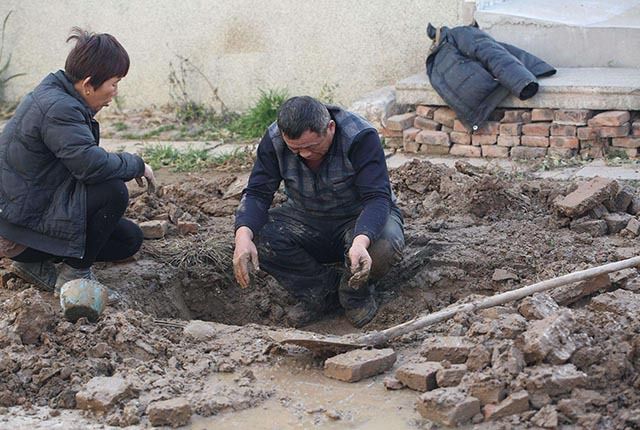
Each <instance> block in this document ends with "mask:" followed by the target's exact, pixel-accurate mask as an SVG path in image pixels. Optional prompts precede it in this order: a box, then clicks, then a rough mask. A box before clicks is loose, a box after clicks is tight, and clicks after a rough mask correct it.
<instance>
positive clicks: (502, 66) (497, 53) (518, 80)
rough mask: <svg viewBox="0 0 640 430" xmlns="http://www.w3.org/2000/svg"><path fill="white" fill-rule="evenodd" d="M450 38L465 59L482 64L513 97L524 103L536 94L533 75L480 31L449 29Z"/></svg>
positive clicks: (472, 28) (535, 81)
mask: <svg viewBox="0 0 640 430" xmlns="http://www.w3.org/2000/svg"><path fill="white" fill-rule="evenodd" d="M451 35H452V36H453V38H454V40H455V43H456V45H457V47H458V50H460V52H462V53H463V54H464V56H465V57H467V58H470V59H473V60H476V61H479V62H480V63H482V65H483V66H484V68H485V69H486V70H487V71H489V73H491V74H492V75H493V77H494V78H496V79H497V80H498V81H499V82H500V84H501V85H502V86H504V87H505V88H507V89H508V90H509V91H510V92H511V93H512V94H513V95H515V96H516V97H518V98H520V99H522V100H524V99H527V98H529V97H532V96H533V95H534V94H535V93H536V92H537V90H538V82H537V80H536V77H535V76H534V74H533V73H531V72H530V71H529V70H528V69H527V68H526V66H525V65H524V64H523V63H522V62H521V61H520V60H519V59H518V58H516V57H515V56H513V55H512V54H511V53H510V52H509V51H508V50H507V49H506V48H505V47H504V46H502V45H501V44H500V43H498V42H496V40H495V39H493V38H492V37H491V36H489V35H488V34H487V33H485V32H484V31H482V30H480V29H477V28H475V27H456V28H453V29H451Z"/></svg>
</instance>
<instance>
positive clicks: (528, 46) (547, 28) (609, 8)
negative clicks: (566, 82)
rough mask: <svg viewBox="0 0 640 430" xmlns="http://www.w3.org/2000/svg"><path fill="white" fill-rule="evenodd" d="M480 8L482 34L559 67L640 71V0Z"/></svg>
mask: <svg viewBox="0 0 640 430" xmlns="http://www.w3.org/2000/svg"><path fill="white" fill-rule="evenodd" d="M476 5H477V7H478V8H479V9H478V10H477V11H476V12H475V14H474V17H475V19H476V21H477V22H478V25H479V26H480V28H481V29H483V30H484V31H486V32H487V33H489V34H490V35H491V36H493V37H494V38H495V39H496V40H499V41H501V42H506V43H510V44H512V45H515V46H518V47H520V48H522V49H524V50H525V51H528V52H531V53H532V54H535V55H537V56H538V57H540V58H542V59H543V60H545V61H546V62H548V63H549V64H551V65H553V66H554V67H631V68H640V49H638V41H640V2H638V0H589V1H584V0H561V1H558V0H505V1H503V2H498V3H491V2H484V3H482V2H481V3H476Z"/></svg>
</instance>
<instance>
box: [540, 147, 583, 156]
mask: <svg viewBox="0 0 640 430" xmlns="http://www.w3.org/2000/svg"><path fill="white" fill-rule="evenodd" d="M577 153H578V150H577V149H571V148H553V147H551V148H549V149H548V150H547V155H548V156H550V157H556V158H571V157H575V155H576V154H577Z"/></svg>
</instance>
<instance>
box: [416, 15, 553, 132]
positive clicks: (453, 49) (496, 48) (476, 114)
mask: <svg viewBox="0 0 640 430" xmlns="http://www.w3.org/2000/svg"><path fill="white" fill-rule="evenodd" d="M427 35H428V36H429V38H431V39H432V40H433V41H434V43H433V46H432V47H431V50H430V51H429V55H428V56H427V62H426V66H427V75H428V76H429V80H430V81H431V86H432V87H433V88H434V89H435V90H436V91H437V93H438V94H439V95H440V97H442V99H443V100H444V101H445V102H446V103H447V104H448V105H449V106H450V107H451V108H452V109H453V110H454V111H455V112H456V115H457V117H458V119H459V120H460V121H462V123H463V124H464V125H465V127H467V129H469V130H477V129H478V128H479V127H481V126H482V125H483V123H484V122H485V121H486V120H487V119H488V118H489V115H491V112H493V110H494V109H495V108H496V107H497V106H498V104H500V102H501V101H502V100H504V98H505V97H507V96H508V95H509V93H511V94H513V95H514V96H516V97H518V98H519V99H520V100H526V99H528V98H530V97H533V96H534V95H535V94H536V92H537V91H538V82H537V80H536V78H539V77H544V76H551V75H553V74H554V73H555V72H556V70H555V69H554V68H553V67H552V66H550V65H549V64H547V63H545V62H544V61H542V60H541V59H540V58H538V57H536V56H535V55H532V54H530V53H528V52H526V51H523V50H522V49H520V48H517V47H515V46H513V45H509V44H506V43H500V42H497V41H496V40H495V39H493V38H492V37H491V36H489V35H488V34H487V33H485V32H484V31H482V30H480V29H478V28H476V27H471V26H461V27H455V28H448V27H441V28H440V29H436V28H435V27H433V26H432V25H431V24H429V25H428V26H427Z"/></svg>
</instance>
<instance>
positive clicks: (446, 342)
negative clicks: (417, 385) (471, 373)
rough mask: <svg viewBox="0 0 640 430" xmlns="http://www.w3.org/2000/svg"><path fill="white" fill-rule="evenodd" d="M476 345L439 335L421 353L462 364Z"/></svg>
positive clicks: (428, 358) (430, 339) (460, 339)
mask: <svg viewBox="0 0 640 430" xmlns="http://www.w3.org/2000/svg"><path fill="white" fill-rule="evenodd" d="M478 149H480V148H478ZM474 346H475V344H474V343H473V342H471V341H470V340H469V339H467V338H466V337H463V336H437V337H430V338H427V339H425V341H424V342H423V343H422V349H421V352H420V353H421V354H422V355H423V356H424V357H426V359H427V360H429V361H442V360H448V361H449V362H451V363H454V364H461V363H464V362H465V361H466V360H467V357H468V356H469V351H470V350H471V348H473V347H474Z"/></svg>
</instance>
